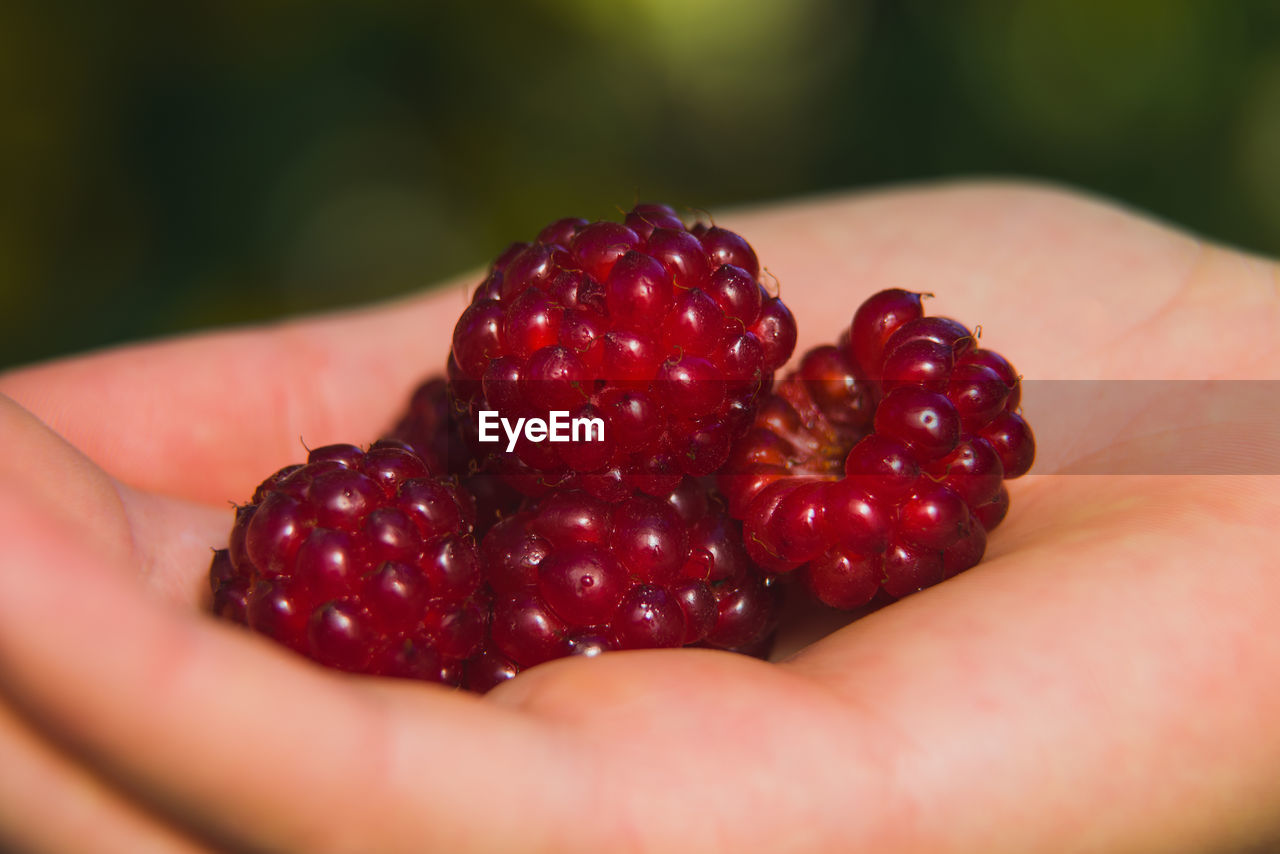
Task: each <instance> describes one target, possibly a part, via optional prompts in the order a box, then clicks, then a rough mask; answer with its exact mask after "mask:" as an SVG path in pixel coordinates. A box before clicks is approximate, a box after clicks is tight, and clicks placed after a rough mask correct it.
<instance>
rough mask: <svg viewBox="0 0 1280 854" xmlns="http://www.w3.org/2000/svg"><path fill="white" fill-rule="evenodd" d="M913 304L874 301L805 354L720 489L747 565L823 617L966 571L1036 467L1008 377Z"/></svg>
mask: <svg viewBox="0 0 1280 854" xmlns="http://www.w3.org/2000/svg"><path fill="white" fill-rule="evenodd" d="M921 296H922V295H921V294H916V293H911V292H908V291H901V290H889V291H882V292H880V293H877V294H875V295H873V296H872V297H870V298H869V299H868V300H867V301H866V302H864V303H863V304H862V306H860V307H859V308H858V310H857V312H856V313H855V315H854V318H853V321H852V323H851V324H850V328H849V330H848V333H847V334H846V335H845V336H844V337H843V338H842V339H841V343H840V345H838V346H830V345H829V346H824V347H818V348H815V349H814V350H811V351H810V352H808V353H806V354H805V356H804V358H803V359H802V360H801V363H800V366H799V368H798V369H797V370H796V371H795V372H793V373H791V374H790V375H788V376H787V377H786V378H784V379H783V380H782V381H781V382H780V383H779V384H778V387H777V389H775V391H774V392H773V393H771V394H770V395H769V396H767V397H766V399H765V400H764V401H763V402H762V403H761V404H760V406H759V409H758V412H757V415H756V419H755V423H754V425H753V427H752V428H751V429H750V430H748V431H747V432H746V433H745V434H744V436H743V437H742V438H741V439H740V440H739V441H738V443H737V444H736V445H735V447H734V449H733V453H732V456H731V459H730V461H729V463H728V464H727V465H726V467H725V469H724V470H723V471H722V472H721V473H720V475H719V478H718V483H719V486H720V489H721V490H722V491H723V492H724V493H725V495H726V496H727V497H728V504H729V511H730V513H731V514H732V515H733V516H734V517H735V518H738V519H742V520H744V530H745V536H746V548H747V551H748V554H749V555H750V556H751V557H752V558H753V559H754V560H756V561H757V562H759V563H760V565H761V566H763V567H764V568H765V569H766V570H768V571H771V572H789V571H792V570H797V569H798V570H799V575H800V576H801V577H802V578H803V579H804V582H805V583H806V585H807V586H808V587H809V589H810V590H811V591H812V592H814V593H815V594H816V595H817V596H818V598H819V599H821V600H822V601H824V602H826V603H827V604H829V605H833V606H836V607H843V608H854V607H858V606H860V605H863V604H866V603H867V602H869V601H870V600H871V599H872V598H873V597H874V596H875V594H876V593H877V591H879V590H883V591H884V592H885V593H887V594H889V595H890V596H893V597H901V596H905V595H907V594H909V593H912V592H915V591H916V590H920V589H922V588H924V587H927V586H929V585H932V584H936V583H937V582H939V581H941V580H943V579H944V578H948V577H950V576H952V575H955V574H956V573H958V572H961V571H963V570H965V569H968V568H969V567H971V566H974V565H976V564H977V563H978V562H979V561H980V560H981V558H982V554H983V552H984V550H985V548H986V535H987V533H988V532H989V531H991V530H992V529H993V528H995V527H996V525H998V524H999V523H1000V521H1001V520H1002V519H1003V518H1004V516H1005V514H1006V513H1007V512H1008V508H1009V493H1008V490H1007V489H1006V488H1005V486H1004V481H1005V480H1007V479H1012V478H1016V477H1020V476H1021V475H1023V474H1025V473H1026V471H1027V470H1028V469H1029V468H1030V467H1031V463H1032V461H1033V459H1034V457H1035V440H1034V438H1033V437H1032V434H1031V429H1030V427H1029V426H1028V425H1027V423H1026V421H1024V420H1023V418H1022V416H1021V415H1019V414H1018V413H1017V411H1016V410H1017V407H1018V403H1019V400H1020V380H1019V378H1018V375H1017V373H1016V372H1015V371H1014V370H1013V368H1012V366H1011V365H1009V363H1008V362H1007V361H1006V360H1005V359H1004V358H1003V357H1001V356H1000V355H999V354H998V353H995V352H993V351H991V350H985V349H980V348H978V346H977V341H976V337H975V336H974V335H973V333H972V332H970V331H969V329H968V328H966V327H965V326H964V325H962V324H960V323H959V322H957V321H955V320H951V319H950V318H945V317H926V316H925V315H924V312H923V308H922V304H921V299H920V298H921Z"/></svg>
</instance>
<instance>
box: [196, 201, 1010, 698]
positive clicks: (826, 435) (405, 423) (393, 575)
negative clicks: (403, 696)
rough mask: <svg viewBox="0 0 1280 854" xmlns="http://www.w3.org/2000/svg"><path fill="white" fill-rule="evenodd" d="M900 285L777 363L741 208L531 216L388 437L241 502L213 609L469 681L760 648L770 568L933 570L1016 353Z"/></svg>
mask: <svg viewBox="0 0 1280 854" xmlns="http://www.w3.org/2000/svg"><path fill="white" fill-rule="evenodd" d="M921 296H922V295H921V294H917V293H911V292H908V291H902V290H888V291H882V292H880V293H878V294H875V295H873V296H871V297H870V298H869V299H867V300H866V302H864V303H863V304H862V305H861V307H859V308H858V309H857V312H856V313H855V315H854V317H853V321H852V323H851V325H850V326H849V328H848V330H847V331H846V332H845V333H844V334H843V335H842V337H841V338H840V340H839V342H838V343H837V344H834V345H827V346H822V347H818V348H815V349H813V350H811V351H809V352H808V353H806V354H805V355H804V357H803V358H802V359H801V361H800V365H799V367H798V368H797V369H796V370H795V371H793V372H792V373H790V374H788V375H787V376H786V377H785V378H783V379H782V380H781V381H779V382H778V383H777V384H776V386H775V383H774V373H775V372H776V371H777V370H779V369H780V368H782V367H783V365H784V364H786V362H787V361H788V360H789V359H790V357H791V354H792V350H793V349H794V347H795V342H796V326H795V321H794V319H793V318H792V315H791V313H790V311H789V310H788V309H787V307H786V306H785V305H784V304H783V302H782V301H781V300H780V299H779V298H778V297H777V296H774V295H772V294H770V293H769V292H768V290H766V288H765V287H764V286H763V284H762V283H761V281H760V264H759V261H758V260H757V258H756V255H755V252H754V251H753V250H752V249H751V247H750V245H748V244H747V242H746V241H744V240H743V239H742V238H741V237H739V236H738V235H736V234H734V233H732V232H730V231H726V230H725V229H722V228H718V227H715V226H707V225H704V224H696V225H694V226H692V227H686V226H685V225H684V223H683V222H682V221H681V219H680V218H679V217H678V216H677V215H676V213H675V212H674V211H673V210H672V209H671V208H669V207H666V206H664V205H638V206H637V207H636V208H635V209H633V210H632V211H631V212H630V213H628V214H627V215H626V217H625V219H624V221H623V222H622V223H615V222H596V223H589V222H587V221H585V220H580V219H564V220H560V221H558V222H555V223H552V224H551V225H549V226H547V228H545V229H543V231H542V232H541V233H540V234H539V235H538V238H537V239H536V240H535V241H534V242H532V243H517V244H513V245H512V246H511V247H509V248H508V249H507V250H506V251H504V252H503V253H502V254H501V255H500V256H499V257H498V258H497V260H496V261H494V263H493V265H492V267H491V268H490V270H489V273H488V275H487V276H486V278H485V280H484V281H483V282H481V283H480V285H479V286H478V287H477V288H476V291H475V293H474V295H473V298H472V301H471V304H470V305H469V306H468V307H467V309H466V311H464V312H463V314H462V316H461V318H459V320H458V323H457V325H456V327H455V330H454V335H453V341H452V349H451V352H450V355H449V360H448V364H447V367H446V375H447V381H446V380H445V379H442V378H438V377H429V378H427V379H426V381H424V383H423V384H422V385H421V386H420V387H419V388H418V390H417V391H416V392H415V394H414V396H413V398H412V400H411V401H410V404H409V407H408V411H407V413H406V414H405V416H404V417H403V418H402V419H401V421H400V423H399V424H398V425H396V427H395V428H394V430H392V431H391V434H390V435H389V436H388V437H386V438H383V439H381V440H379V441H377V442H374V443H373V444H372V445H370V446H369V447H368V449H367V450H362V449H361V448H360V447H357V446H355V445H330V446H326V447H323V448H317V449H315V450H312V451H311V452H310V453H309V455H308V459H307V462H306V463H305V464H302V465H292V466H288V467H286V468H284V469H281V470H280V471H278V472H276V473H275V474H273V475H271V477H269V478H267V479H266V480H265V481H264V482H263V483H262V484H261V485H260V486H259V487H258V489H257V490H256V491H255V493H254V495H253V497H252V498H251V500H250V502H249V503H248V504H246V505H244V506H241V507H239V508H238V509H237V512H236V521H235V524H234V526H233V528H232V531H231V536H230V541H229V543H228V545H227V547H226V548H224V549H219V550H218V551H216V552H215V554H214V558H213V564H212V567H211V569H210V582H211V585H212V587H213V594H214V595H213V610H214V612H215V613H216V614H218V615H219V616H221V617H224V618H226V619H229V620H232V621H235V622H238V623H242V624H245V625H248V626H249V627H250V628H252V629H254V630H255V631H258V632H260V633H262V634H265V635H268V636H269V637H272V638H274V639H276V640H277V641H279V642H280V643H283V644H285V645H286V646H289V647H291V648H293V649H295V650H297V651H299V652H301V653H302V654H304V655H307V656H309V657H311V658H313V659H315V660H316V661H319V662H321V663H323V664H327V665H330V666H333V667H338V668H341V669H344V670H349V671H353V672H361V673H372V674H380V675H388V676H399V677H408V678H418V679H425V680H429V681H437V682H442V683H445V684H449V685H461V686H466V687H469V688H471V689H473V690H477V691H485V690H488V689H489V688H491V687H492V686H494V685H495V684H497V683H499V682H501V681H503V680H504V679H508V678H511V677H512V676H514V675H515V674H516V673H518V672H519V671H520V670H521V669H522V668H526V667H532V666H534V665H537V664H539V663H541V662H543V661H547V660H550V659H554V658H558V657H562V656H567V655H595V654H599V653H601V652H605V651H608V650H616V649H641V648H658V647H678V646H687V645H696V646H708V647H714V648H719V649H728V650H735V651H740V652H744V653H748V654H753V655H759V656H765V655H767V654H768V651H769V647H770V644H771V642H772V636H773V633H774V630H775V628H776V626H777V620H778V613H779V607H780V602H781V597H782V595H783V592H784V587H788V586H793V587H795V586H798V587H804V588H807V590H809V591H811V592H812V593H813V594H815V595H816V596H817V597H818V598H819V599H820V600H822V601H823V602H825V603H827V604H829V605H833V606H835V607H840V608H854V607H858V606H860V605H864V604H866V603H868V602H870V601H871V600H872V599H873V598H875V597H876V596H877V595H881V596H887V597H893V598H897V597H902V596H905V595H907V594H909V593H912V592H914V591H917V590H920V589H922V588H924V587H927V586H929V585H932V584H935V583H937V582H939V581H941V580H943V579H944V578H947V577H950V576H951V575H954V574H956V573H957V572H960V571H961V570H964V569H968V568H969V567H971V566H974V565H975V564H977V563H978V561H979V560H981V558H982V555H983V552H984V550H985V547H986V540H987V533H988V532H989V531H990V530H991V529H993V528H994V527H995V526H996V525H998V524H999V523H1000V521H1001V520H1002V519H1003V518H1004V516H1005V514H1006V513H1007V512H1008V508H1009V493H1008V491H1007V490H1006V489H1005V487H1004V483H1003V481H1004V480H1006V479H1009V478H1014V477H1018V476H1020V475H1022V474H1024V473H1025V472H1026V471H1027V470H1028V468H1030V466H1031V462H1032V459H1033V457H1034V455H1035V445H1034V440H1033V439H1032V436H1031V431H1030V429H1029V428H1028V426H1027V424H1026V422H1025V421H1024V420H1023V419H1022V417H1021V416H1020V415H1019V414H1018V404H1019V399H1020V387H1019V379H1018V375H1017V373H1016V372H1015V371H1014V370H1013V368H1012V366H1011V365H1010V364H1009V363H1008V362H1007V361H1005V359H1004V358H1002V357H1001V356H1000V355H999V354H997V353H995V352H993V351H991V350H985V349H982V348H979V347H978V342H977V338H976V336H975V335H974V334H973V333H972V332H970V330H969V329H968V328H966V327H964V326H963V325H961V324H960V323H958V322H956V321H954V320H950V319H947V318H941V317H926V316H925V315H924V311H923V306H922V302H921ZM497 425H501V430H498V429H497ZM579 428H581V429H579ZM786 578H793V579H798V580H799V581H800V584H799V585H786V584H784V583H783V581H784V579H786Z"/></svg>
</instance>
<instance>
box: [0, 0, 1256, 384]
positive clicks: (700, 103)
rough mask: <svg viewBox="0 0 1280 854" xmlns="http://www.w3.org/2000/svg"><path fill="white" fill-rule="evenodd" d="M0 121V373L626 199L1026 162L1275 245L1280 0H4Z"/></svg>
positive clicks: (370, 277)
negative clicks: (97, 0) (78, 0)
mask: <svg viewBox="0 0 1280 854" xmlns="http://www.w3.org/2000/svg"><path fill="white" fill-rule="evenodd" d="M0 131H2V132H0V324H3V326H2V328H0V331H2V333H3V334H2V335H0V365H8V364H14V363H19V362H26V361H31V360H34V359H38V358H44V357H47V356H51V355H56V354H60V353H65V352H71V351H77V350H83V349H86V348H89V347H94V346H99V345H103V344H108V343H112V342H116V341H120V340H126V339H131V338H137V337H142V336H152V335H157V334H163V333H167V332H173V331H178V330H185V329H191V328H196V327H202V326H207V325H210V324H220V323H230V322H241V321H250V320H257V319H264V318H269V317H273V316H277V315H280V314H283V313H288V312H296V311H302V310H308V309H315V308H321V307H327V306H334V305H341V304H347V303H354V302H360V301H364V300H368V299H373V298H379V297H384V296H389V295H392V294H396V293H402V292H407V291H410V290H413V289H416V288H420V287H422V286H424V285H426V284H427V283H430V282H432V281H435V280H438V279H440V278H442V277H445V276H448V275H451V274H454V273H457V272H460V271H462V270H465V269H468V268H471V267H476V266H479V265H482V264H483V263H484V262H485V261H486V260H487V259H488V258H489V257H490V256H491V255H493V254H494V253H495V252H496V251H497V250H498V249H500V248H501V247H502V246H503V245H505V244H506V243H507V242H509V241H510V240H512V239H516V238H527V237H529V236H531V235H532V233H533V232H534V231H535V230H536V228H537V227H538V226H539V225H541V224H542V223H544V222H546V221H549V220H550V219H553V218H556V217H558V216H562V215H566V214H577V215H583V216H589V217H600V216H609V215H612V214H614V213H616V211H617V210H618V208H620V207H623V208H625V207H626V206H628V205H630V204H631V203H632V202H633V201H636V200H637V199H655V200H664V201H670V202H673V203H677V204H680V205H688V206H693V207H723V206H725V205H729V204H735V203H743V202H750V201H759V200H765V199H770V198H778V197H785V196H791V195H796V194H804V193H813V192H822V191H826V190H831V189H835V188H844V187H859V186H872V185H879V184H884V183H891V182H899V181H910V180H920V179H929V178H934V177H940V176H953V175H974V174H979V175H981V174H1000V175H1025V176H1033V177H1039V178H1046V179H1049V180H1055V181H1061V182H1065V183H1069V184H1072V185H1076V186H1079V187H1082V188H1085V189H1088V190H1092V191H1095V192H1098V193H1101V194H1104V195H1107V196H1110V197H1112V198H1115V199H1117V200H1120V201H1123V202H1126V203H1129V204H1132V205H1134V206H1137V207H1140V208H1142V209H1145V210H1148V211H1151V212H1153V213H1156V214H1158V215H1160V216H1163V217H1165V218H1167V219H1169V220H1171V221H1173V222H1176V223H1178V224H1181V225H1184V226H1186V227H1189V228H1192V229H1195V230H1198V231H1200V232H1203V233H1205V234H1206V235H1208V236H1210V237H1212V238H1214V239H1218V240H1222V241H1227V242H1231V243H1235V244H1237V245H1240V246H1244V247H1246V248H1249V249H1253V250H1256V251H1261V252H1266V253H1271V254H1280V4H1277V3H1275V2H1250V1H1249V0H1232V2H1194V1H1193V0H1120V2H1117V0H1038V2H1011V0H948V1H947V2H944V0H932V1H931V2H925V0H915V1H914V2H912V1H911V0H878V2H870V1H869V2H839V0H789V2H780V1H779V2H766V0H701V2H697V0H695V1H694V2H690V0H613V2H607V3H606V2H600V0H529V2H523V3H520V2H512V3H472V2H436V3H431V2H413V0H370V2H357V0H349V2H344V0H312V2H298V1H297V0H191V2H185V3H177V4H172V3H159V2H144V0H120V2H116V3H100V4H93V3H70V2H40V0H18V2H10V3H8V4H2V5H0Z"/></svg>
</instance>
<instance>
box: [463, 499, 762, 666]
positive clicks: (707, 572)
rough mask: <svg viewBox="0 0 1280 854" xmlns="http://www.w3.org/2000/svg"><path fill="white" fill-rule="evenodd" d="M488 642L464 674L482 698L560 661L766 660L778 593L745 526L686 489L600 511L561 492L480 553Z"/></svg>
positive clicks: (491, 536) (496, 530)
mask: <svg viewBox="0 0 1280 854" xmlns="http://www.w3.org/2000/svg"><path fill="white" fill-rule="evenodd" d="M480 553H481V558H482V560H483V562H484V565H485V570H486V581H487V582H488V585H489V587H490V589H491V590H492V593H493V598H494V607H493V622H492V626H491V631H490V642H489V644H488V645H487V647H486V649H485V651H484V652H483V654H482V655H481V656H479V657H478V658H477V659H476V660H475V661H473V662H472V665H471V666H470V667H469V674H470V675H469V680H468V681H469V684H470V685H471V687H473V688H475V689H476V690H481V691H483V690H487V689H488V688H490V687H492V685H493V684H495V683H496V682H498V681H501V680H502V679H505V678H510V677H511V676H514V675H515V674H516V673H517V672H519V670H520V669H521V668H524V667H531V666H533V665H535V664H539V663H541V662H543V661H547V660H549V659H553V658H560V657H563V656H567V655H596V654H598V653H600V652H604V651H607V650H614V649H641V648H652V647H678V646H686V645H690V644H698V645H700V646H711V647H717V648H721V649H733V650H739V651H746V650H750V651H752V652H757V653H763V651H765V650H766V641H767V640H768V638H769V636H770V634H771V633H772V631H773V628H774V625H775V622H776V616H777V610H778V597H779V591H778V589H777V588H776V587H775V586H774V585H773V583H772V581H771V579H770V578H768V577H767V576H766V575H765V574H764V573H763V572H762V571H761V570H760V568H759V567H758V566H756V565H755V564H754V563H753V562H752V561H751V560H750V559H749V558H748V557H747V554H746V551H745V550H744V548H743V545H742V533H741V526H740V525H739V524H738V523H737V522H735V521H733V520H732V519H730V518H729V517H728V516H727V514H726V513H725V512H724V509H723V507H722V506H721V505H720V504H719V503H718V501H713V500H712V498H711V495H710V492H709V490H707V489H706V488H705V487H703V486H701V485H700V484H697V483H695V482H694V481H692V480H691V479H690V480H686V481H684V483H683V484H682V485H681V486H680V487H679V488H677V489H676V490H675V491H674V492H672V493H670V494H669V495H667V496H666V497H665V498H657V497H654V496H651V495H647V494H645V493H641V492H637V493H634V494H632V495H630V496H628V497H627V498H624V499H623V500H621V501H617V502H611V503H606V502H605V501H603V500H602V499H600V498H597V497H595V496H594V495H592V494H590V493H589V492H586V491H583V490H559V491H556V492H553V493H550V494H548V495H546V496H544V497H543V498H541V499H538V500H537V501H536V502H535V503H533V505H532V506H531V507H529V508H528V509H526V510H523V511H521V512H519V513H517V514H515V515H514V516H510V517H508V518H506V519H503V520H501V521H500V522H498V524H497V525H495V526H494V527H493V529H492V530H491V531H490V532H489V533H488V535H487V536H486V537H485V538H484V540H483V542H482V543H481V546H480Z"/></svg>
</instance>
